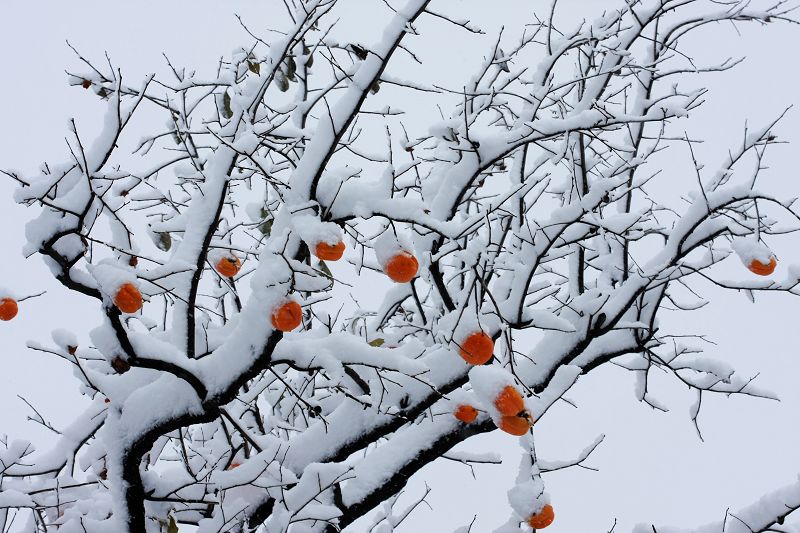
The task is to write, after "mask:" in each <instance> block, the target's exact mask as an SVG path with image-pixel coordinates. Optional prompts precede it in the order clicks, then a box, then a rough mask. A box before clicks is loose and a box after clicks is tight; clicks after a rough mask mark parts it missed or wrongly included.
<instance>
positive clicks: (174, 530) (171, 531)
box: [167, 516, 178, 533]
mask: <svg viewBox="0 0 800 533" xmlns="http://www.w3.org/2000/svg"><path fill="white" fill-rule="evenodd" d="M167 533H178V524H177V523H176V522H175V517H174V516H170V517H169V523H168V524H167Z"/></svg>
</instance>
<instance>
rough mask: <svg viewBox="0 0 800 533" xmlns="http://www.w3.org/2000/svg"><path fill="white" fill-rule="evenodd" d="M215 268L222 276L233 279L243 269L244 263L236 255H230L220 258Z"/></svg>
mask: <svg viewBox="0 0 800 533" xmlns="http://www.w3.org/2000/svg"><path fill="white" fill-rule="evenodd" d="M215 268H216V269H217V272H219V275H220V276H222V277H225V278H232V277H234V276H235V275H236V274H238V273H239V269H240V268H242V261H241V259H239V258H238V257H236V256H235V255H234V254H228V255H225V256H222V257H220V258H219V260H218V261H217V264H216V265H215Z"/></svg>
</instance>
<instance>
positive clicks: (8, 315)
mask: <svg viewBox="0 0 800 533" xmlns="http://www.w3.org/2000/svg"><path fill="white" fill-rule="evenodd" d="M17 311H19V307H18V306H17V301H16V300H14V299H13V298H3V299H2V300H0V320H3V321H8V320H11V319H12V318H14V317H15V316H17Z"/></svg>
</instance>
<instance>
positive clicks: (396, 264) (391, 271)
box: [385, 251, 419, 283]
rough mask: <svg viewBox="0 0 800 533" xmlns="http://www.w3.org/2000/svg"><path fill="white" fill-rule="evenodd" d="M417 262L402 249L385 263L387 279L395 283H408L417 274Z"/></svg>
mask: <svg viewBox="0 0 800 533" xmlns="http://www.w3.org/2000/svg"><path fill="white" fill-rule="evenodd" d="M418 269H419V262H418V261H417V258H416V257H414V256H413V255H411V254H410V253H408V252H406V251H403V252H400V253H399V254H397V255H395V256H394V257H392V258H391V259H389V262H388V263H386V268H385V272H386V275H387V276H389V279H391V280H392V281H394V282H395V283H408V282H409V281H411V280H412V279H414V276H416V275H417V270H418Z"/></svg>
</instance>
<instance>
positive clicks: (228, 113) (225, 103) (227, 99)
mask: <svg viewBox="0 0 800 533" xmlns="http://www.w3.org/2000/svg"><path fill="white" fill-rule="evenodd" d="M222 116H223V118H228V119H229V118H231V117H232V116H233V109H232V108H231V95H229V94H228V91H225V94H224V95H223V96H222Z"/></svg>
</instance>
